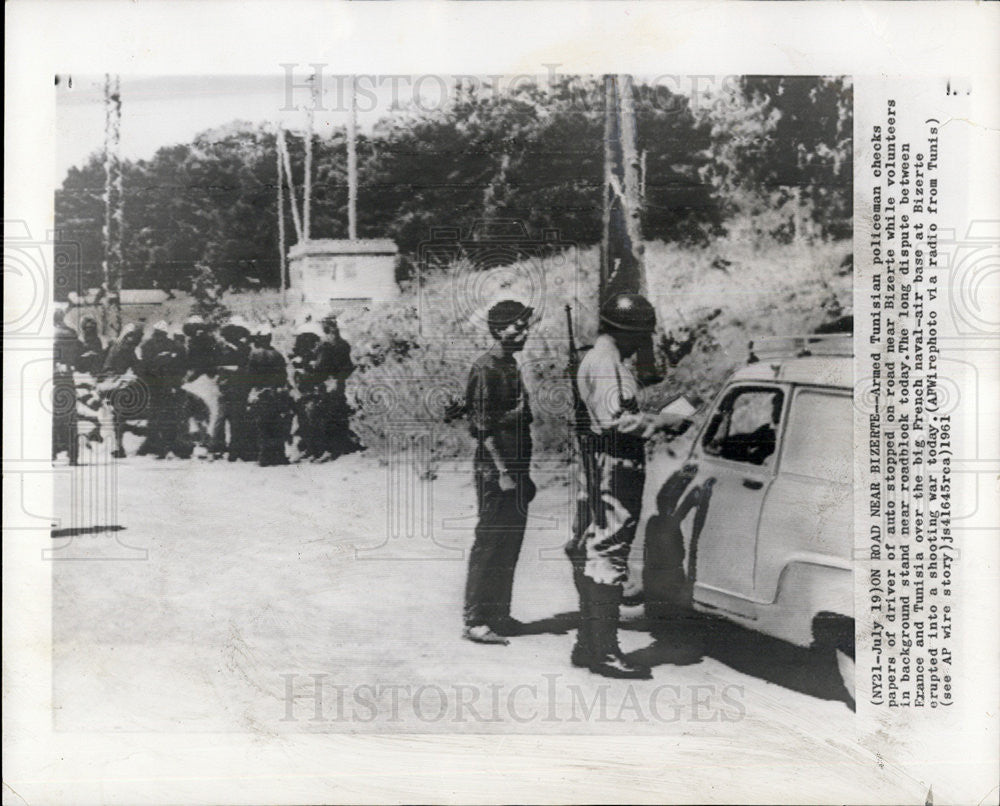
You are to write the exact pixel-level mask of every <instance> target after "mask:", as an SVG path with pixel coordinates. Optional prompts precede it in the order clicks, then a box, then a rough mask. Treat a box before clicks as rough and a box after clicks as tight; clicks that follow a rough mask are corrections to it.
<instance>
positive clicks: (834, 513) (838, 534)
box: [755, 387, 854, 612]
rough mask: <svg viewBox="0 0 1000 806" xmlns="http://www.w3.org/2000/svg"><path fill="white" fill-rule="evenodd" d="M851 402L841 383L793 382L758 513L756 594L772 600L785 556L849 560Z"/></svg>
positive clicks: (826, 562) (824, 562) (836, 563)
mask: <svg viewBox="0 0 1000 806" xmlns="http://www.w3.org/2000/svg"><path fill="white" fill-rule="evenodd" d="M853 402H854V401H853V398H852V397H851V393H850V390H847V389H829V388H820V387H799V388H797V389H795V393H794V397H793V398H792V401H791V405H790V406H789V409H788V413H787V415H786V418H785V419H786V427H785V434H784V437H783V445H782V448H781V466H780V468H779V470H780V472H779V473H778V477H777V479H776V480H775V482H774V484H772V486H771V494H770V495H769V496H768V499H767V504H766V506H765V507H764V510H763V512H762V513H761V517H760V529H759V536H758V545H757V570H756V575H755V582H756V598H757V599H760V600H762V601H765V602H773V601H775V600H776V599H777V597H778V581H779V580H780V579H781V575H782V573H783V572H784V570H785V569H786V568H787V567H788V566H789V565H790V564H792V563H796V562H799V563H810V564H813V565H818V566H828V567H847V568H849V567H850V565H849V563H850V561H851V553H852V548H853V542H854V532H853V526H852V523H853V518H854V503H853V480H854V479H853V472H854V455H853V448H854V431H853V427H854V421H853V410H852V406H853ZM846 606H847V607H850V606H851V602H847V603H846ZM838 612H844V611H843V610H841V611H838ZM847 612H850V611H849V610H848V611H847Z"/></svg>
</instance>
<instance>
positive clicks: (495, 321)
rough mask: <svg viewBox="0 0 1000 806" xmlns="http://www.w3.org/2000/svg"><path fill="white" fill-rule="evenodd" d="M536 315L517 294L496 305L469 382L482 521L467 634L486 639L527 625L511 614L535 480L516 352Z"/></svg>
mask: <svg viewBox="0 0 1000 806" xmlns="http://www.w3.org/2000/svg"><path fill="white" fill-rule="evenodd" d="M532 314H533V310H532V309H531V308H529V307H527V306H525V305H523V304H521V303H520V302H517V301H515V300H504V301H502V302H498V303H497V304H496V305H494V306H493V307H492V308H490V310H489V313H488V314H487V325H488V327H489V331H490V335H492V336H493V339H494V340H495V341H494V344H493V346H492V347H491V348H490V349H489V350H488V351H487V352H485V353H484V354H483V355H481V356H480V357H479V358H477V359H476V361H475V362H474V363H473V365H472V370H471V371H470V373H469V381H468V384H467V386H466V409H467V411H468V414H469V423H470V430H471V432H472V436H473V437H475V439H476V453H475V457H474V459H473V476H474V481H475V485H476V504H477V509H478V516H479V520H478V523H477V524H476V529H475V539H474V541H473V544H472V551H471V552H470V554H469V569H468V576H467V578H466V585H465V612H464V620H465V629H464V631H463V633H462V635H463V637H464V638H466V639H468V640H470V641H475V642H477V643H482V644H506V643H508V641H507V637H508V636H511V635H516V634H518V632H519V630H520V627H521V626H522V625H521V624H520V623H519V622H517V621H516V620H515V619H513V618H512V617H511V613H510V606H511V590H512V588H513V584H514V568H515V566H516V565H517V559H518V556H519V554H520V552H521V544H522V543H523V542H524V530H525V526H526V523H527V518H528V505H529V504H530V503H531V501H532V499H533V498H534V496H535V485H534V483H533V482H532V480H531V477H530V475H529V474H530V471H531V452H532V442H531V419H532V417H531V405H530V403H529V400H528V392H527V389H526V388H525V385H524V379H523V378H522V377H521V371H520V369H519V368H518V366H517V362H516V361H515V360H514V356H515V355H516V354H517V353H519V352H520V351H521V350H523V349H524V344H525V341H526V340H527V338H528V329H529V327H530V324H531V318H532Z"/></svg>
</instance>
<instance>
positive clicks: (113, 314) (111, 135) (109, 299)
mask: <svg viewBox="0 0 1000 806" xmlns="http://www.w3.org/2000/svg"><path fill="white" fill-rule="evenodd" d="M121 123H122V97H121V81H120V79H119V77H118V76H117V75H115V76H114V77H113V78H112V76H111V74H110V73H107V74H105V76H104V233H103V235H104V266H103V268H104V295H103V299H102V309H103V313H104V331H105V333H107V332H111V333H113V334H114V335H115V336H117V335H118V334H119V333H121V329H122V308H121V299H122V206H123V199H122V167H121V154H120V148H121Z"/></svg>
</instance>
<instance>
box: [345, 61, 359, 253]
mask: <svg viewBox="0 0 1000 806" xmlns="http://www.w3.org/2000/svg"><path fill="white" fill-rule="evenodd" d="M357 141H358V93H357V86H356V77H355V76H353V75H352V76H351V108H350V112H349V113H348V116H347V237H348V238H349V239H350V240H352V241H356V240H357V239H358V142H357Z"/></svg>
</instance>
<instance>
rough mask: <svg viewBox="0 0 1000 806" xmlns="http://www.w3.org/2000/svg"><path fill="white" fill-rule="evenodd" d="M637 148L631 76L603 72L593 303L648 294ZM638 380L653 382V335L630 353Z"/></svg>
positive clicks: (655, 377) (642, 178) (655, 376)
mask: <svg viewBox="0 0 1000 806" xmlns="http://www.w3.org/2000/svg"><path fill="white" fill-rule="evenodd" d="M642 163H643V158H642V156H640V154H639V136H638V130H637V127H636V118H635V101H634V88H633V86H632V77H631V76H627V75H618V76H613V75H606V76H605V77H604V232H603V237H602V238H601V273H600V288H599V290H598V304H599V305H603V304H604V302H605V301H606V300H608V299H609V298H610V297H612V296H614V295H615V294H621V293H637V294H643V295H646V296H648V295H649V291H648V288H647V284H646V267H645V259H644V256H643V253H644V248H643V245H642V197H643V191H644V187H643V186H644V184H645V175H644V171H643V165H642ZM635 364H636V371H637V374H638V376H639V381H640V382H641V383H644V384H649V383H655V382H657V381H658V380H659V379H660V378H659V376H658V373H657V368H656V362H655V357H654V352H653V344H652V340H650V342H649V343H648V344H644V345H642V346H641V347H640V348H639V350H638V351H637V353H636V357H635Z"/></svg>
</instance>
